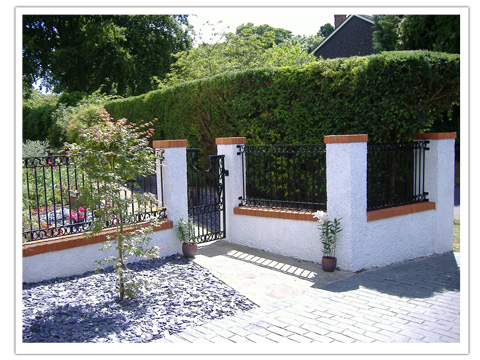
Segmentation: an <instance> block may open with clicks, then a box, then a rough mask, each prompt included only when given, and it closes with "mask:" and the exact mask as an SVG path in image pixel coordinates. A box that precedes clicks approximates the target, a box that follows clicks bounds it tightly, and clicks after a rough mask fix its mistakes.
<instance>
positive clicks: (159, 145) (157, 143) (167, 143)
mask: <svg viewBox="0 0 480 360" xmlns="http://www.w3.org/2000/svg"><path fill="white" fill-rule="evenodd" d="M187 145H188V141H187V139H181V140H153V141H152V147H153V148H154V149H167V148H179V147H185V148H186V147H187Z"/></svg>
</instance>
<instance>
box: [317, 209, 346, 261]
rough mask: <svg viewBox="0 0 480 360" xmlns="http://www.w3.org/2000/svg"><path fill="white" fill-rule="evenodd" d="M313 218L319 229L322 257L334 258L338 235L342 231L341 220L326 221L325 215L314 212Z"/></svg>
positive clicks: (320, 212)
mask: <svg viewBox="0 0 480 360" xmlns="http://www.w3.org/2000/svg"><path fill="white" fill-rule="evenodd" d="M313 217H314V218H316V219H317V222H318V228H319V229H320V239H321V241H322V246H323V256H335V250H336V248H337V240H338V239H337V237H338V233H340V232H341V231H342V228H341V226H340V220H342V219H337V218H335V219H333V221H332V220H328V216H327V213H325V212H323V211H317V212H315V214H314V216H313Z"/></svg>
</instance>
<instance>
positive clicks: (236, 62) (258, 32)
mask: <svg viewBox="0 0 480 360" xmlns="http://www.w3.org/2000/svg"><path fill="white" fill-rule="evenodd" d="M222 40H223V41H218V42H217V43H215V44H206V43H203V44H200V45H199V46H198V47H196V48H193V49H189V50H186V51H183V52H180V53H177V54H175V55H174V57H175V58H176V62H175V63H174V64H173V65H172V67H171V71H170V73H169V74H168V75H167V80H166V81H164V82H162V83H161V84H160V87H164V86H170V85H174V84H178V83H181V82H185V81H191V80H195V79H200V78H204V77H208V76H214V75H218V74H221V73H225V72H229V71H242V70H248V69H254V68H259V67H275V66H285V65H292V64H302V63H306V62H310V61H315V58H314V57H311V56H309V54H308V53H307V52H306V51H305V50H304V49H305V45H304V44H302V43H301V41H300V39H298V38H293V37H292V35H291V32H290V31H288V30H284V29H278V28H273V27H271V26H269V25H261V26H254V25H253V24H251V23H248V24H246V25H241V26H239V27H237V30H236V32H235V33H232V32H229V33H226V34H223V37H222ZM288 47H292V49H288Z"/></svg>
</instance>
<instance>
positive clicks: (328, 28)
mask: <svg viewBox="0 0 480 360" xmlns="http://www.w3.org/2000/svg"><path fill="white" fill-rule="evenodd" d="M334 30H335V28H334V27H333V25H332V24H330V23H327V24H325V25H322V26H320V31H319V35H320V36H322V37H324V38H327V37H328V36H329V35H330V34H331V33H332V32H333V31H334Z"/></svg>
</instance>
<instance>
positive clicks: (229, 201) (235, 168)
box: [215, 137, 246, 239]
mask: <svg viewBox="0 0 480 360" xmlns="http://www.w3.org/2000/svg"><path fill="white" fill-rule="evenodd" d="M245 143H246V138H244V137H230V138H217V139H215V144H216V145H217V154H218V155H225V170H228V173H229V174H228V176H226V177H225V214H226V218H225V222H226V224H225V225H226V235H227V239H229V229H232V226H231V224H232V220H233V216H234V215H233V209H234V208H236V207H238V205H239V204H240V200H239V198H240V197H242V196H243V166H242V155H238V152H239V151H240V150H239V148H238V145H245Z"/></svg>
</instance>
